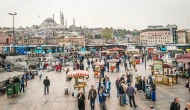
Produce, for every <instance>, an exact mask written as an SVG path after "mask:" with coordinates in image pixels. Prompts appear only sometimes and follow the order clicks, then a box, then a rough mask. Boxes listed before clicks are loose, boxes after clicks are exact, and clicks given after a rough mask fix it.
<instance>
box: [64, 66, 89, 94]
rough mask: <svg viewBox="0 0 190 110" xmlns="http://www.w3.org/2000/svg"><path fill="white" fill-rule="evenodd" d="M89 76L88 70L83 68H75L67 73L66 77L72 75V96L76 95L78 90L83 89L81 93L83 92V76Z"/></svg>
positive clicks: (84, 83)
mask: <svg viewBox="0 0 190 110" xmlns="http://www.w3.org/2000/svg"><path fill="white" fill-rule="evenodd" d="M85 76H89V73H88V71H84V70H76V71H74V72H73V73H68V74H67V77H73V78H74V79H75V80H74V85H73V87H74V97H76V96H77V94H78V90H83V93H85V87H86V82H85V81H84V79H85V78H84V77H85Z"/></svg>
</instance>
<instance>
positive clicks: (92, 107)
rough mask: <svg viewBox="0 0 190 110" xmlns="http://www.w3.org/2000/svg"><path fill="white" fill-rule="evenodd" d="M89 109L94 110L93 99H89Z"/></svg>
mask: <svg viewBox="0 0 190 110" xmlns="http://www.w3.org/2000/svg"><path fill="white" fill-rule="evenodd" d="M90 107H91V109H92V110H95V99H94V98H91V99H90Z"/></svg>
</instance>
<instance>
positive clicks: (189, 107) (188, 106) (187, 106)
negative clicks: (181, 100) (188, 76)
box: [184, 102, 190, 110]
mask: <svg viewBox="0 0 190 110" xmlns="http://www.w3.org/2000/svg"><path fill="white" fill-rule="evenodd" d="M184 110H190V103H189V102H187V103H186V107H185V108H184Z"/></svg>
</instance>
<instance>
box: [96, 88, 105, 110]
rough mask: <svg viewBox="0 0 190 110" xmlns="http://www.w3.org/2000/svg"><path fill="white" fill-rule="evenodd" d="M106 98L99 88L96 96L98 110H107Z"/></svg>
mask: <svg viewBox="0 0 190 110" xmlns="http://www.w3.org/2000/svg"><path fill="white" fill-rule="evenodd" d="M106 97H107V95H106V93H104V92H103V89H102V88H101V89H100V90H99V94H98V105H99V106H100V110H107V105H106Z"/></svg>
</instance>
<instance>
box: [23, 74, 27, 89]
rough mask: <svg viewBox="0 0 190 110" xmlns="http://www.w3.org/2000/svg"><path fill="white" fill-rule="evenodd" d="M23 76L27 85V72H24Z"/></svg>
mask: <svg viewBox="0 0 190 110" xmlns="http://www.w3.org/2000/svg"><path fill="white" fill-rule="evenodd" d="M23 77H24V81H25V84H26V87H27V77H28V75H27V72H25V73H24V75H23Z"/></svg>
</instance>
